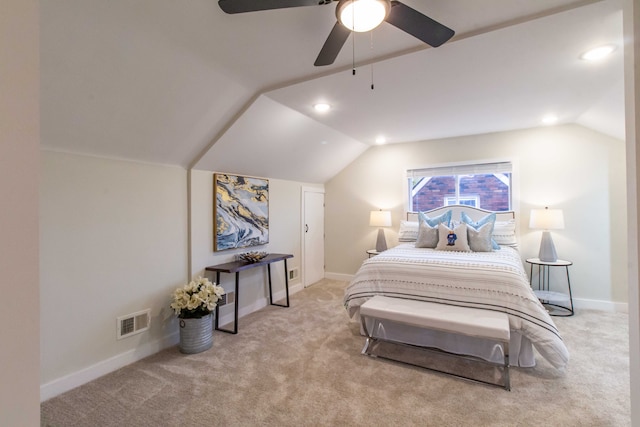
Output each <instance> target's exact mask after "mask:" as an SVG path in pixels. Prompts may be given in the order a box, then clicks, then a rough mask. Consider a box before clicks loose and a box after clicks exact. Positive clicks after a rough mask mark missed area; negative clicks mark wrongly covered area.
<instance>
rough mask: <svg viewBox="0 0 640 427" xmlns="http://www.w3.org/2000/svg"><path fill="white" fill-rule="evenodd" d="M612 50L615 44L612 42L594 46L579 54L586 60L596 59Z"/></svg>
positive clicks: (614, 48)
mask: <svg viewBox="0 0 640 427" xmlns="http://www.w3.org/2000/svg"><path fill="white" fill-rule="evenodd" d="M614 50H616V46H615V45H613V44H606V45H604V46H598V47H594V48H593V49H589V50H588V51H586V52H584V53H583V54H582V55H580V59H584V60H586V61H598V60H600V59H602V58H604V57H606V56H608V55H609V54H610V53H611V52H613V51H614Z"/></svg>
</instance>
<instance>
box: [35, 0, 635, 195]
mask: <svg viewBox="0 0 640 427" xmlns="http://www.w3.org/2000/svg"><path fill="white" fill-rule="evenodd" d="M403 3H405V4H407V5H409V6H411V7H413V8H414V9H416V10H419V11H420V12H422V13H424V14H426V15H428V16H430V17H432V18H433V19H436V20H437V21H439V22H442V23H443V24H445V25H447V26H449V27H450V28H453V29H454V30H455V31H456V35H455V36H454V38H453V39H452V40H450V41H449V42H447V43H446V44H444V45H443V46H441V47H439V48H429V47H428V46H426V45H424V44H422V43H421V42H420V41H419V40H417V39H415V38H413V37H412V36H410V35H408V34H406V33H404V32H402V31H400V30H398V29H397V28H395V27H393V26H391V25H389V24H384V23H383V25H381V26H380V27H379V28H377V29H375V30H374V31H373V32H372V33H370V34H369V33H367V34H357V35H356V36H355V37H354V38H352V39H350V40H348V41H347V43H346V44H345V46H344V48H343V49H342V51H341V52H340V54H339V56H338V58H337V60H336V62H335V63H334V64H333V65H331V66H325V67H314V66H313V62H314V60H315V58H316V56H317V54H318V52H319V50H320V48H321V47H322V44H323V43H324V41H325V39H326V37H327V35H328V34H329V31H330V30H331V28H332V26H333V25H334V23H335V14H334V9H335V8H334V5H323V6H309V7H298V8H293V9H282V10H270V11H262V12H252V13H244V14H236V15H227V14H225V13H224V12H222V10H220V8H219V7H218V5H217V1H215V0H190V1H188V2H176V1H174V0H140V1H136V2H132V1H128V0H114V1H108V2H105V1H103V0H61V1H47V2H42V3H41V6H40V11H41V70H42V71H41V119H42V123H41V133H42V137H41V139H42V145H43V147H44V148H47V149H52V150H59V151H66V152H73V153H81V154H89V155H97V156H105V157H110V158H122V159H131V160H136V161H143V162H152V163H160V164H169V165H179V166H182V167H185V168H189V167H194V168H197V169H205V170H211V171H214V170H215V171H224V172H233V173H242V174H249V175H254V176H265V177H270V178H279V179H288V180H295V181H302V182H313V183H321V182H325V181H326V180H328V179H330V178H331V177H332V176H334V175H335V174H336V173H337V172H339V171H340V170H341V169H342V168H343V167H345V166H346V165H347V164H349V163H350V162H351V161H353V160H354V159H355V158H356V157H357V156H359V155H360V154H361V153H362V152H364V151H365V150H366V149H368V148H369V147H371V146H372V145H374V143H375V142H374V141H375V138H376V137H377V136H379V135H384V136H385V137H386V139H387V140H388V142H389V143H400V142H413V141H428V140H430V139H436V138H446V137H454V136H460V135H472V134H480V133H487V132H496V131H504V130H511V129H523V128H530V127H536V126H540V120H541V118H542V116H543V115H544V114H547V113H554V114H556V115H557V116H558V118H559V123H578V124H581V125H583V126H586V127H589V128H592V129H594V130H597V131H599V132H603V133H605V134H609V135H611V136H614V137H616V138H619V139H623V138H624V82H623V37H622V12H621V5H620V3H619V1H617V0H603V1H575V0H573V1H572V0H537V1H531V0H483V1H481V2H479V1H477V0H448V1H446V2H443V1H436V0H403ZM607 43H614V44H616V45H617V50H616V51H615V52H614V53H613V55H611V57H609V58H608V59H607V60H605V61H601V62H596V63H589V62H586V61H583V60H581V59H579V55H580V54H581V53H582V52H584V51H585V50H587V49H588V48H590V47H593V46H595V45H601V44H607ZM354 63H355V65H356V66H355V69H356V74H355V76H354V75H352V71H351V70H352V64H354ZM372 83H374V89H373V90H372V89H371V84H372ZM318 101H325V102H328V103H330V104H331V105H332V107H333V108H332V110H331V111H330V112H329V113H326V114H323V115H320V114H318V113H316V112H314V111H313V109H312V104H314V103H316V102H318Z"/></svg>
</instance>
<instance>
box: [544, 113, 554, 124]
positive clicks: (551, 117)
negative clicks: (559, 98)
mask: <svg viewBox="0 0 640 427" xmlns="http://www.w3.org/2000/svg"><path fill="white" fill-rule="evenodd" d="M557 122H558V116H556V115H555V114H547V115H546V116H544V117H543V118H542V123H544V124H545V125H553V124H556V123H557Z"/></svg>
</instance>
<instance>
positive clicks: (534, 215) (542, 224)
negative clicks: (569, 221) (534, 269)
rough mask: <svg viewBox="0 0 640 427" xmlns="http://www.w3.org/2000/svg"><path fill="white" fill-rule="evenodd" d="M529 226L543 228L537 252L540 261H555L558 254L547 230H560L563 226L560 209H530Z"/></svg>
mask: <svg viewBox="0 0 640 427" xmlns="http://www.w3.org/2000/svg"><path fill="white" fill-rule="evenodd" d="M529 228H533V229H541V230H544V231H543V232H542V240H541V241H540V252H539V253H538V258H540V261H545V262H556V261H557V260H558V255H557V254H556V247H555V246H554V244H553V239H552V238H551V233H549V230H561V229H563V228H564V216H563V215H562V209H549V208H548V207H546V208H544V209H532V210H531V218H530V220H529Z"/></svg>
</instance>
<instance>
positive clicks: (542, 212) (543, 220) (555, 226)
mask: <svg viewBox="0 0 640 427" xmlns="http://www.w3.org/2000/svg"><path fill="white" fill-rule="evenodd" d="M529 228H533V229H540V230H561V229H563V228H564V216H563V215H562V209H549V208H544V209H532V210H531V218H530V219H529Z"/></svg>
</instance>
